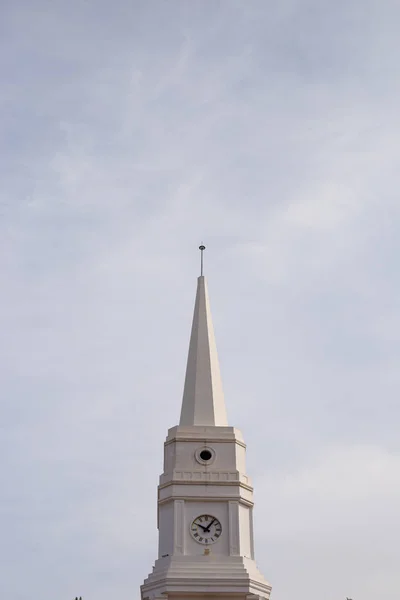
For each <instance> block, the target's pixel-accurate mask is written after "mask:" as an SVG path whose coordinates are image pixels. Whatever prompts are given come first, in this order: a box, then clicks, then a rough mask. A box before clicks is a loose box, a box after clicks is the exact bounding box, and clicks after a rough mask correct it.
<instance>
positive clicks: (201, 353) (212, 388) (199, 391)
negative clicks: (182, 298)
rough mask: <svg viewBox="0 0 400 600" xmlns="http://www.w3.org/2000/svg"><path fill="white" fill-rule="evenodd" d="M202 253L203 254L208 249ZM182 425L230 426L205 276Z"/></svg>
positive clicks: (198, 299) (199, 290)
mask: <svg viewBox="0 0 400 600" xmlns="http://www.w3.org/2000/svg"><path fill="white" fill-rule="evenodd" d="M200 249H201V250H202V251H203V250H204V247H202V246H201V247H200ZM179 424H180V425H217V426H222V427H226V426H227V425H228V421H227V418H226V409H225V400H224V393H223V390H222V382H221V374H220V370H219V362H218V355H217V347H216V344H215V337H214V328H213V324H212V319H211V310H210V302H209V299H208V291H207V282H206V280H205V277H204V276H203V275H201V276H200V277H199V278H198V282H197V293H196V302H195V306H194V315H193V324H192V333H191V337H190V345H189V355H188V362H187V368H186V378H185V387H184V391H183V400H182V410H181V419H180V423H179Z"/></svg>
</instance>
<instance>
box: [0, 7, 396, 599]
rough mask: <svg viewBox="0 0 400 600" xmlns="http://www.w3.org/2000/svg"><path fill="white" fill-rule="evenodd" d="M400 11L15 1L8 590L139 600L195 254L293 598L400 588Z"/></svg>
mask: <svg viewBox="0 0 400 600" xmlns="http://www.w3.org/2000/svg"><path fill="white" fill-rule="evenodd" d="M399 16H400V8H399V7H398V5H397V3H396V2H394V0H393V1H391V0H384V1H383V2H380V3H379V4H378V3H371V2H369V3H365V2H361V1H359V0H352V1H351V2H347V3H343V2H342V3H340V2H339V3H336V4H332V3H329V2H319V3H318V4H317V3H316V2H312V1H308V2H301V3H300V2H297V1H295V0H287V1H285V2H280V3H279V5H276V6H270V5H268V6H267V5H266V4H265V2H264V1H263V0H254V1H252V2H251V3H248V2H241V1H236V0H235V1H232V2H229V3H209V5H208V6H206V5H205V4H204V3H203V2H197V1H192V2H190V3H184V2H179V1H176V2H172V3H171V2H168V3H163V2H159V3H157V5H156V6H151V7H150V6H147V4H146V3H133V4H132V3H129V2H127V1H125V0H118V1H117V2H114V3H113V5H110V3H108V2H105V1H104V2H103V1H100V2H94V1H91V0H89V1H87V2H84V3H83V2H81V1H78V0H73V1H72V2H69V3H68V5H67V4H65V3H62V2H53V3H52V4H51V6H50V5H49V3H48V2H44V1H42V0H36V1H35V2H33V3H30V4H28V3H26V2H20V3H19V4H18V3H17V4H16V5H12V6H11V5H10V6H9V7H7V8H5V7H4V8H3V9H2V19H0V21H1V25H0V28H1V30H0V33H1V35H0V39H1V42H0V48H1V57H2V58H1V60H0V69H1V70H2V82H3V84H2V90H1V94H0V106H1V115H0V127H1V130H2V139H1V142H0V153H1V165H0V174H1V180H2V186H1V190H0V266H1V273H2V275H1V294H0V308H1V310H0V326H1V330H2V340H1V343H0V359H1V360H0V362H1V367H0V369H1V371H0V376H1V390H2V393H1V398H2V403H1V423H2V436H1V439H0V451H1V454H2V456H3V463H4V468H3V480H4V482H5V486H4V487H5V490H4V494H3V498H2V501H1V503H0V510H1V516H2V522H3V539H4V540H5V544H4V547H3V548H4V551H3V552H2V553H1V562H2V565H3V566H2V573H1V577H0V595H1V596H2V597H3V596H4V597H9V598H12V599H13V600H14V599H15V600H19V599H21V600H25V598H26V597H27V596H28V595H32V593H34V594H36V595H38V594H40V596H41V598H43V600H47V599H49V600H50V598H54V595H55V594H56V595H57V597H60V598H65V600H69V599H70V598H74V597H75V596H76V595H82V596H83V597H84V598H85V600H86V599H87V600H89V598H96V599H97V600H103V599H105V598H109V597H110V595H111V594H112V595H113V596H115V595H118V596H119V597H121V598H122V597H131V596H132V594H137V596H138V595H139V589H138V586H139V585H140V583H141V582H142V580H143V578H144V577H145V576H146V575H147V573H148V572H149V570H150V568H151V564H152V561H154V559H155V552H156V534H157V531H156V518H155V517H156V505H155V502H156V491H155V490H156V485H157V477H158V474H159V472H160V471H161V466H162V465H161V463H162V442H163V439H164V437H165V434H166V429H167V427H169V426H172V425H174V424H175V423H176V421H177V418H178V414H179V403H180V398H181V393H182V386H183V371H184V364H185V358H186V351H187V343H188V336H189V327H190V319H191V310H192V305H193V296H194V279H195V277H196V275H197V270H198V256H197V254H196V246H197V245H198V243H199V242H200V241H202V240H203V241H204V242H205V243H206V245H207V247H208V249H207V255H206V271H207V274H208V276H209V287H210V292H211V299H212V305H213V312H214V320H215V326H216V332H217V341H218V346H219V351H220V358H221V363H222V367H223V379H224V386H225V391H226V397H227V403H228V412H229V418H230V421H231V422H232V424H234V425H237V426H239V427H242V428H243V430H244V433H245V437H246V440H247V441H248V444H249V465H250V472H251V473H253V474H254V480H255V481H254V482H255V486H256V493H257V496H256V500H257V536H258V548H257V549H258V556H259V562H260V567H261V569H262V571H263V572H265V575H266V576H267V578H268V579H270V580H271V583H272V584H273V586H274V588H275V590H276V591H274V594H275V593H276V596H277V597H278V596H279V597H280V598H281V599H282V600H285V599H288V598H292V597H293V596H296V597H297V598H298V599H299V600H303V599H304V600H305V598H307V600H314V599H315V600H316V599H317V598H320V597H321V595H322V596H323V597H324V598H326V599H327V600H330V598H332V600H333V598H337V597H338V596H341V597H345V596H346V595H347V596H351V597H353V598H354V600H357V599H358V598H360V599H361V598H363V600H372V599H373V598H374V599H375V598H376V597H377V595H378V596H379V595H380V596H382V595H383V596H384V597H385V600H397V596H398V588H399V581H398V568H397V565H398V559H399V555H398V550H397V545H396V544H395V543H394V534H395V533H397V532H396V526H395V521H396V513H395V510H396V507H397V504H398V495H399V489H398V476H397V473H398V470H399V469H398V453H399V444H398V426H397V423H398V417H399V410H398V406H397V404H398V402H397V398H398V395H399V393H398V390H399V376H398V368H397V365H398V361H399V344H398V341H399V335H398V330H399V324H398V318H397V314H398V307H397V298H398V294H399V284H398V276H397V271H398V269H397V256H398V254H399V241H398V230H399V211H400V208H399V207H400V205H399V202H398V198H397V189H398V187H399V183H400V182H399V172H400V170H399V158H398V157H399V155H400V153H399V150H400V147H399V146H400V141H399V136H398V129H399V116H398V109H397V104H398V91H399V69H398V64H397V58H396V56H397V54H398V47H399V42H398V35H397V25H396V24H397V23H398V17H399ZM260 423H263V426H260ZM143 457H146V461H144V460H143ZM138 482H140V486H139V483H138ZM139 488H140V489H139ZM151 498H153V500H154V502H152V501H151ZM374 523H375V525H374ZM369 533H371V535H372V536H373V542H371V541H370V540H369ZM21 572H23V573H25V576H24V577H23V578H21ZM329 582H332V585H329ZM299 590H300V591H299Z"/></svg>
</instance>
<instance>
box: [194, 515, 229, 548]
mask: <svg viewBox="0 0 400 600" xmlns="http://www.w3.org/2000/svg"><path fill="white" fill-rule="evenodd" d="M190 533H191V534H192V536H193V537H194V539H195V540H196V542H199V544H214V542H216V541H217V540H218V538H219V537H220V535H221V533H222V527H221V523H220V522H219V521H218V519H216V518H215V517H212V516H211V515H201V516H200V517H196V519H195V520H194V521H193V523H192V524H191V526H190Z"/></svg>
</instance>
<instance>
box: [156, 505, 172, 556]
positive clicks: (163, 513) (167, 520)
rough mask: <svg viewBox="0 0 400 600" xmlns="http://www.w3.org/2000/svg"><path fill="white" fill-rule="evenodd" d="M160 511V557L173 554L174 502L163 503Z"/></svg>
mask: <svg viewBox="0 0 400 600" xmlns="http://www.w3.org/2000/svg"><path fill="white" fill-rule="evenodd" d="M158 510H159V512H158V527H159V537H158V557H159V558H161V557H162V556H163V555H165V554H169V555H172V554H173V549H174V504H173V502H168V504H162V505H161V506H160V507H159V509H158Z"/></svg>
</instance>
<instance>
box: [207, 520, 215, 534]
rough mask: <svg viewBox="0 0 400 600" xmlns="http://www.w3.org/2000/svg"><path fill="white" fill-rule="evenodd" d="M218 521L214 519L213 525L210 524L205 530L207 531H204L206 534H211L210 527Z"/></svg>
mask: <svg viewBox="0 0 400 600" xmlns="http://www.w3.org/2000/svg"><path fill="white" fill-rule="evenodd" d="M216 520H217V519H213V520H212V521H211V523H210V524H209V526H208V527H207V529H205V530H204V533H210V527H211V525H212V524H213V523H214V521H216Z"/></svg>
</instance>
